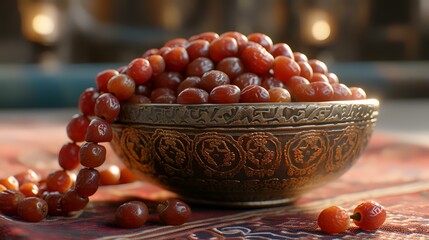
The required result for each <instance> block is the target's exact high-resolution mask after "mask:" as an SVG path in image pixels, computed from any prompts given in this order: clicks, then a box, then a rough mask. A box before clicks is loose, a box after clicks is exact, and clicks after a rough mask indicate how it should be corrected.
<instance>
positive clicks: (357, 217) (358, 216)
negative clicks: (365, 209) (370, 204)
mask: <svg viewBox="0 0 429 240" xmlns="http://www.w3.org/2000/svg"><path fill="white" fill-rule="evenodd" d="M361 217H362V216H361V214H360V212H356V213H353V214H352V215H350V219H353V220H356V221H358V222H359V221H360V219H361Z"/></svg>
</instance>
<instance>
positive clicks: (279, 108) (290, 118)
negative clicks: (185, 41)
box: [114, 99, 379, 127]
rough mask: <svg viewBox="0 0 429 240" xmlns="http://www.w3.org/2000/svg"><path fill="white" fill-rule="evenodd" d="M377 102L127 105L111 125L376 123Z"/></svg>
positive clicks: (373, 100)
mask: <svg viewBox="0 0 429 240" xmlns="http://www.w3.org/2000/svg"><path fill="white" fill-rule="evenodd" d="M378 109H379V101H378V100H377V99H365V100H348V101H326V102H290V103H271V102H269V103H251V104H249V103H236V104H128V105H124V106H123V107H121V113H120V115H119V118H118V121H116V122H115V123H114V124H146V125H153V126H165V125H168V126H183V127H188V126H192V127H209V126H217V127H219V126H228V127H231V126H240V127H243V126H270V127H275V126H285V125H288V126H294V125H308V124H321V123H323V124H333V123H346V122H351V121H353V122H356V121H375V119H376V118H377V116H378Z"/></svg>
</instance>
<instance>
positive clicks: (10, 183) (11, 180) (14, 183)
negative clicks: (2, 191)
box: [0, 176, 19, 191]
mask: <svg viewBox="0 0 429 240" xmlns="http://www.w3.org/2000/svg"><path fill="white" fill-rule="evenodd" d="M0 184H1V185H3V186H5V187H6V188H7V189H10V190H15V191H16V190H18V189H19V182H18V179H16V178H15V177H14V176H9V177H5V178H2V179H0Z"/></svg>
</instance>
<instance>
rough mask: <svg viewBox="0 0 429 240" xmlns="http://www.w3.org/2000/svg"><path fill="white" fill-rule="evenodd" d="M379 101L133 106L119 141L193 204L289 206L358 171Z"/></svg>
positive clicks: (116, 130) (147, 174)
mask: <svg viewBox="0 0 429 240" xmlns="http://www.w3.org/2000/svg"><path fill="white" fill-rule="evenodd" d="M378 108H379V102H378V100H376V99H366V100H353V101H332V102H309V103H298V102H294V103H255V104H244V103H240V104H222V105H220V104H204V105H181V104H131V105H125V106H123V107H122V109H121V114H120V116H119V119H118V121H117V122H116V123H114V124H113V125H112V127H113V141H112V142H111V146H112V148H113V150H114V152H115V153H116V154H117V155H118V156H119V157H120V159H122V161H123V162H124V164H125V165H126V166H127V167H128V168H130V169H131V170H133V171H134V172H135V173H136V174H137V175H138V177H140V178H141V179H142V180H145V181H150V182H152V183H155V184H157V185H159V186H161V187H163V188H165V189H167V190H170V191H172V192H175V193H177V194H178V195H179V196H181V197H182V198H184V199H185V200H187V201H190V202H196V203H203V204H211V205H219V206H232V207H239V206H241V207H263V206H273V205H279V204H287V203H290V202H292V201H294V200H295V199H296V198H298V197H299V196H301V195H302V194H304V193H306V192H308V191H310V190H312V189H315V188H317V187H320V186H321V185H323V184H326V183H328V182H330V181H332V180H334V179H337V178H338V177H340V176H341V175H342V174H344V173H345V172H346V171H347V170H348V169H350V168H351V167H352V166H353V164H354V163H355V162H356V161H357V159H358V158H359V156H360V155H361V154H362V152H363V151H364V150H365V147H366V146H367V144H368V141H369V139H370V137H371V135H372V132H373V129H374V126H375V123H376V120H377V116H378Z"/></svg>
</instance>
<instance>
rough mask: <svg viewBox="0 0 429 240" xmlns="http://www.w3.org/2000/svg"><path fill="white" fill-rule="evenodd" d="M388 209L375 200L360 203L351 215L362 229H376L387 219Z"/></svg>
mask: <svg viewBox="0 0 429 240" xmlns="http://www.w3.org/2000/svg"><path fill="white" fill-rule="evenodd" d="M386 215H387V214H386V210H385V209H384V207H383V206H382V205H381V204H379V203H378V202H375V201H367V202H363V203H361V204H359V205H358V206H357V207H356V208H355V210H354V211H353V215H351V216H350V218H351V219H353V222H354V223H355V224H356V225H357V226H358V227H359V228H361V229H363V230H366V231H375V230H377V229H379V228H380V227H381V226H382V225H383V223H384V222H385V221H386Z"/></svg>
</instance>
